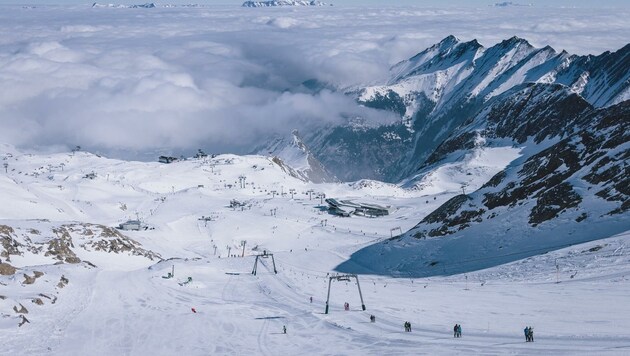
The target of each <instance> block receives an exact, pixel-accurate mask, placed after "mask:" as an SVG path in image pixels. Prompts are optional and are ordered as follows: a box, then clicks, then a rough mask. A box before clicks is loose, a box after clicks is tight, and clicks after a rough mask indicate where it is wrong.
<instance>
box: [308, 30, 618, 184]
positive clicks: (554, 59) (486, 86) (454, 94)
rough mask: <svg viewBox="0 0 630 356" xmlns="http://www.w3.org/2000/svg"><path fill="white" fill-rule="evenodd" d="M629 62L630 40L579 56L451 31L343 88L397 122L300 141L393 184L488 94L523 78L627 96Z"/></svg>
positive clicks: (332, 165) (361, 174)
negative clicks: (368, 81)
mask: <svg viewBox="0 0 630 356" xmlns="http://www.w3.org/2000/svg"><path fill="white" fill-rule="evenodd" d="M628 63H630V44H629V45H627V46H625V47H623V48H622V49H620V50H618V51H616V52H612V53H611V52H605V53H602V54H601V55H598V56H593V55H588V56H576V55H570V54H568V53H566V52H565V51H562V52H556V51H555V50H554V49H553V48H551V47H549V46H547V47H543V48H536V47H533V46H532V45H530V44H529V43H528V42H527V41H526V40H524V39H521V38H518V37H512V38H510V39H508V40H505V41H502V42H501V43H498V44H497V45H495V46H492V47H490V48H485V47H483V46H482V45H481V44H479V43H478V42H477V41H476V40H472V41H469V42H461V41H460V40H458V39H457V38H455V37H454V36H448V37H446V38H445V39H444V40H442V41H441V42H439V43H437V44H435V45H434V46H431V47H430V48H427V49H426V50H424V51H422V52H420V53H418V54H417V55H415V56H413V57H411V58H410V59H408V60H405V61H402V62H400V63H398V64H396V65H394V66H393V67H392V68H391V70H390V78H389V80H388V81H387V82H386V83H383V84H382V85H376V86H368V87H357V88H350V89H347V90H346V91H347V93H348V94H349V95H355V96H356V98H357V100H358V101H359V102H360V103H362V104H364V105H366V106H369V107H373V108H377V109H383V110H388V111H392V112H395V113H397V114H399V115H400V116H401V121H400V122H399V123H397V124H393V125H389V126H383V127H378V128H366V129H364V130H362V132H360V133H357V130H356V129H355V128H354V127H352V125H347V126H335V127H329V128H325V129H322V130H319V131H317V132H306V133H304V140H305V142H306V143H307V144H308V145H309V147H310V148H311V150H312V152H313V154H314V155H315V156H316V157H317V158H318V159H319V160H320V161H321V162H322V164H323V165H324V166H326V167H327V168H328V169H329V170H330V171H332V172H333V173H334V174H335V175H337V176H338V177H339V178H341V179H343V180H354V179H360V178H374V179H379V180H385V181H393V182H397V181H400V180H402V179H405V178H407V177H409V176H410V175H414V174H416V173H417V169H418V168H419V167H422V166H424V165H426V164H427V163H430V162H427V159H428V158H429V157H430V156H431V155H432V153H433V151H434V150H435V149H436V148H437V147H438V146H440V145H441V144H442V143H443V142H444V141H445V140H448V139H449V138H450V136H451V134H452V133H453V132H454V130H455V129H456V128H457V127H459V126H460V125H462V124H463V123H465V122H466V121H467V120H470V119H471V118H472V117H474V116H475V115H477V113H479V112H480V111H482V110H484V108H485V107H486V106H487V105H489V103H490V101H491V100H492V99H493V98H496V97H498V96H501V95H503V96H502V97H503V98H505V97H506V96H509V95H511V94H513V93H517V92H518V91H519V90H520V87H521V86H522V85H523V84H537V85H540V86H547V85H552V84H555V85H561V86H563V87H565V88H567V89H568V90H567V91H565V92H564V93H566V95H570V94H571V93H575V94H577V95H579V96H580V97H582V98H583V99H584V100H585V101H586V102H588V103H589V104H590V105H593V106H595V107H607V106H610V105H614V104H617V103H620V102H623V101H625V100H628V99H630V70H629V68H628ZM504 94H505V95H504ZM529 105H533V103H530V104H529ZM333 152H335V154H332V153H333ZM357 153H360V154H357ZM355 154H357V157H355V156H354V155H355ZM345 162H352V163H351V164H350V165H347V164H346V163H345Z"/></svg>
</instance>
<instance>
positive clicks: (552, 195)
mask: <svg viewBox="0 0 630 356" xmlns="http://www.w3.org/2000/svg"><path fill="white" fill-rule="evenodd" d="M580 202H582V197H580V195H579V194H577V193H576V192H575V191H574V190H573V187H572V186H571V184H569V183H567V182H563V183H561V184H558V185H557V186H555V187H553V188H551V189H549V190H546V191H544V192H543V193H542V194H540V195H539V196H538V201H537V204H536V206H534V208H532V211H531V214H530V215H529V223H530V224H533V225H534V226H536V225H537V224H540V223H542V222H544V221H547V220H551V219H554V218H556V217H558V215H559V214H560V213H561V212H563V211H565V210H566V209H569V208H573V207H576V206H577V205H578V204H580Z"/></svg>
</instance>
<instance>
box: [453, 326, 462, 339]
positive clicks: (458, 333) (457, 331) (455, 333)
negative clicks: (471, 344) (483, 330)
mask: <svg viewBox="0 0 630 356" xmlns="http://www.w3.org/2000/svg"><path fill="white" fill-rule="evenodd" d="M453 337H462V326H461V325H459V324H455V326H453Z"/></svg>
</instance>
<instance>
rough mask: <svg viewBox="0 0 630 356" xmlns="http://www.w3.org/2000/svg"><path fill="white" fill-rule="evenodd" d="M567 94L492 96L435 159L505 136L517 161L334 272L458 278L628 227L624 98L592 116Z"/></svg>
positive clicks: (628, 138)
mask: <svg viewBox="0 0 630 356" xmlns="http://www.w3.org/2000/svg"><path fill="white" fill-rule="evenodd" d="M567 91H569V92H570V90H568V89H567V88H566V87H563V86H549V85H547V86H543V87H541V86H539V85H530V86H528V87H526V88H523V89H522V90H521V91H520V92H519V93H518V95H511V96H510V97H509V98H502V97H498V98H497V100H495V101H494V102H493V105H491V106H490V107H488V108H486V109H485V110H484V111H483V112H482V113H481V114H479V115H478V116H477V117H476V118H475V119H474V120H472V122H470V123H469V124H468V125H466V126H464V127H461V128H459V129H458V130H459V132H461V134H460V135H459V136H456V137H454V138H453V139H452V140H451V141H447V142H446V144H445V145H444V146H443V150H442V151H441V152H440V153H439V155H442V156H448V155H450V156H454V155H459V154H461V153H462V152H464V151H466V147H468V145H471V144H473V143H474V142H475V141H479V140H480V138H481V139H483V140H484V141H487V142H495V143H498V142H501V141H503V142H505V139H506V138H507V139H508V142H514V141H516V142H519V143H521V144H522V145H523V146H522V151H521V154H522V155H521V157H519V158H518V159H516V160H514V161H513V162H512V163H510V164H509V165H508V166H507V167H506V168H505V169H504V170H502V171H500V172H499V173H497V174H496V175H495V176H494V177H493V178H492V179H490V180H489V181H488V182H487V183H486V184H484V185H483V186H482V187H481V188H480V189H478V190H476V191H473V192H469V193H466V194H460V195H457V196H455V197H453V198H452V199H450V200H449V201H447V202H446V203H444V204H443V205H442V206H440V207H439V208H438V209H436V210H435V211H433V212H432V213H430V214H429V215H427V216H426V217H425V218H424V219H422V220H421V221H420V223H419V224H418V225H416V226H415V227H414V228H412V229H410V230H409V231H408V232H406V233H405V234H403V235H401V236H399V237H397V238H394V239H392V240H389V241H386V242H382V243H379V244H376V245H373V246H369V247H367V248H365V249H364V250H363V251H359V252H357V253H356V254H355V255H353V258H352V259H351V260H350V261H349V262H347V263H344V264H342V265H341V266H340V267H339V268H340V270H342V271H353V270H356V268H359V267H357V266H365V265H370V266H372V268H373V271H375V272H379V273H387V274H390V273H394V274H395V273H396V271H398V270H405V271H413V272H411V273H412V274H413V275H416V276H427V275H434V274H450V273H461V272H463V271H466V270H470V268H471V266H475V268H479V269H481V268H487V267H490V266H494V265H497V264H501V263H506V262H508V261H513V260H517V259H522V258H525V257H528V256H532V255H537V254H541V253H545V252H547V251H550V250H554V249H558V248H561V247H563V246H568V245H572V244H576V243H580V242H584V241H590V240H596V239H601V238H603V237H605V236H610V235H611V234H615V233H619V232H622V231H626V230H628V229H630V220H629V219H628V212H629V210H630V190H629V188H628V187H630V166H629V165H628V161H629V160H630V133H629V132H628V130H627V128H628V127H629V126H630V101H625V102H622V103H620V104H616V105H613V106H610V107H607V108H599V109H597V108H594V107H592V106H591V105H589V104H588V103H587V102H586V101H584V99H582V98H581V97H579V96H578V95H576V94H574V93H573V94H567V93H566V92H567ZM532 101H534V102H536V105H526V104H527V103H530V102H532ZM532 110H533V111H538V112H532ZM536 118H538V119H536ZM473 128H474V130H473ZM475 130H476V131H475ZM471 132H476V134H477V136H476V137H471V136H470V135H468V134H469V133H471ZM451 145H452V146H451ZM448 147H457V148H458V150H456V151H453V150H451V149H449V148H448ZM454 260H455V261H456V262H453V261H454ZM446 261H449V262H446ZM375 266H377V267H375Z"/></svg>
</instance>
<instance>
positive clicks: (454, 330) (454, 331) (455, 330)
mask: <svg viewBox="0 0 630 356" xmlns="http://www.w3.org/2000/svg"><path fill="white" fill-rule="evenodd" d="M453 337H457V324H455V326H453Z"/></svg>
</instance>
